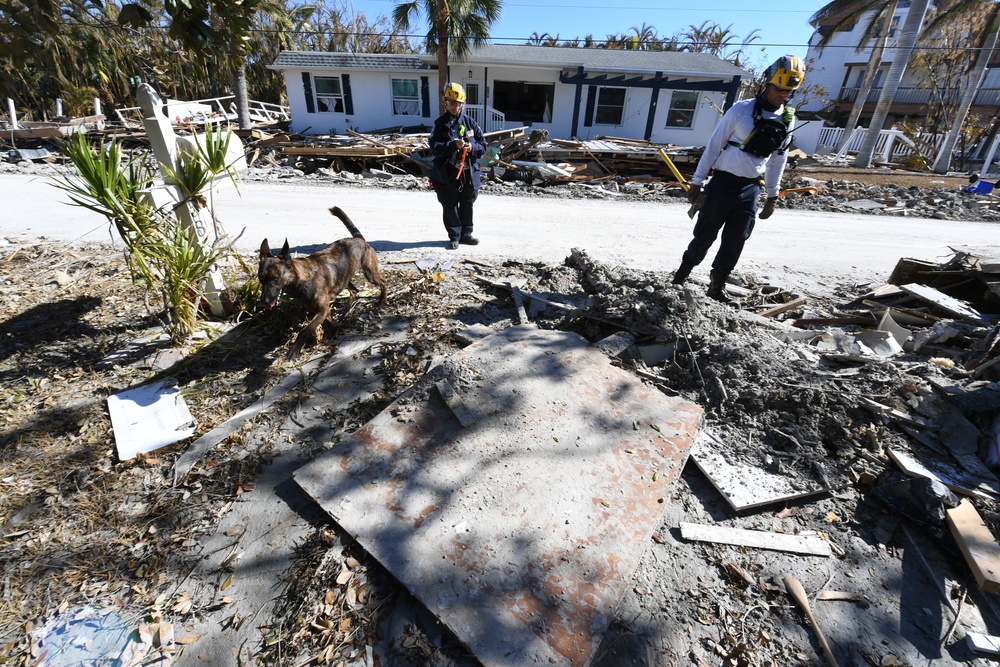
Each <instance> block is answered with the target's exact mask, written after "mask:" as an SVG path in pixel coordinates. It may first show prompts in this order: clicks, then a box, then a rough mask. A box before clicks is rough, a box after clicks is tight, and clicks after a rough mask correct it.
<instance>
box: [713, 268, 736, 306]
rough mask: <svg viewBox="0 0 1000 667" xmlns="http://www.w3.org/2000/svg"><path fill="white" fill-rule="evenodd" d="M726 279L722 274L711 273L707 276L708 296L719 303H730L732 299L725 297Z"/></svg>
mask: <svg viewBox="0 0 1000 667" xmlns="http://www.w3.org/2000/svg"><path fill="white" fill-rule="evenodd" d="M726 278H727V275H726V274H724V273H716V272H715V271H712V272H711V273H710V274H709V283H708V296H710V297H711V298H713V299H715V300H716V301H719V302H720V303H732V302H733V301H732V299H730V298H729V297H728V296H726Z"/></svg>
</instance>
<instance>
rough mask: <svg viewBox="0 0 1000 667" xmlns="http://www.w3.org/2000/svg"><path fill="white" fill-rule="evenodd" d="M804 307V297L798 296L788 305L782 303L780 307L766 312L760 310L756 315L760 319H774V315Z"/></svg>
mask: <svg viewBox="0 0 1000 667" xmlns="http://www.w3.org/2000/svg"><path fill="white" fill-rule="evenodd" d="M804 305H806V298H805V297H804V296H800V297H799V298H797V299H792V300H791V301H789V302H788V303H783V304H781V305H780V306H775V307H774V308H768V309H767V310H762V311H761V312H759V313H757V314H758V315H760V316H761V317H774V316H775V315H779V314H781V313H784V312H787V311H789V310H795V309H796V308H798V307H799V306H804Z"/></svg>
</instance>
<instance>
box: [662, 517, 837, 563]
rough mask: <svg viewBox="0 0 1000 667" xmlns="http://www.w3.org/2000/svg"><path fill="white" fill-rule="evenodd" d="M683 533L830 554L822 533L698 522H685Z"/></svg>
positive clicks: (696, 538) (738, 543)
mask: <svg viewBox="0 0 1000 667" xmlns="http://www.w3.org/2000/svg"><path fill="white" fill-rule="evenodd" d="M680 528H681V537H683V538H684V539H686V540H694V541H696V542H714V543H721V544H733V545H736V546H741V547H754V548H757V549H770V550H772V551H787V552H790V553H796V554H805V555H807V556H830V555H832V554H833V550H832V549H831V548H830V543H829V542H827V541H826V540H823V539H821V538H819V537H800V536H798V535H786V534H784V533H769V532H766V531H763V530H743V529H741V528H729V527H727V526H705V525H702V524H697V523H683V522H682V523H681V525H680Z"/></svg>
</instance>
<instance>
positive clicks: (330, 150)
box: [281, 146, 393, 157]
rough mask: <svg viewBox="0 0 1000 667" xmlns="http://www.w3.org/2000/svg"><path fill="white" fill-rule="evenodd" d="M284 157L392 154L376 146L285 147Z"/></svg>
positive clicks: (386, 155) (381, 155)
mask: <svg viewBox="0 0 1000 667" xmlns="http://www.w3.org/2000/svg"><path fill="white" fill-rule="evenodd" d="M281 152H282V153H284V154H285V155H312V156H314V157H388V156H390V155H393V152H392V151H390V150H389V149H388V148H379V147H378V146H286V147H284V148H282V149H281Z"/></svg>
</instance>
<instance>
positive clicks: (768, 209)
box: [757, 197, 778, 220]
mask: <svg viewBox="0 0 1000 667" xmlns="http://www.w3.org/2000/svg"><path fill="white" fill-rule="evenodd" d="M776 201H778V198H777V197H768V198H767V201H766V202H764V208H763V209H761V211H760V215H758V216H757V217H758V218H760V219H761V220H767V219H768V218H770V217H771V214H772V213H774V203H775V202H776Z"/></svg>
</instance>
